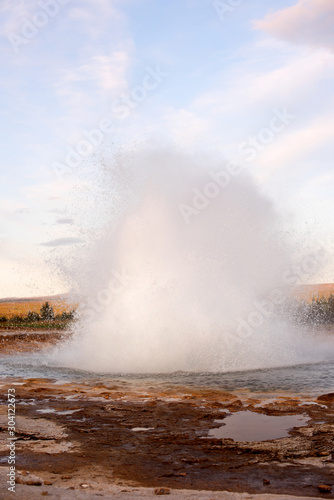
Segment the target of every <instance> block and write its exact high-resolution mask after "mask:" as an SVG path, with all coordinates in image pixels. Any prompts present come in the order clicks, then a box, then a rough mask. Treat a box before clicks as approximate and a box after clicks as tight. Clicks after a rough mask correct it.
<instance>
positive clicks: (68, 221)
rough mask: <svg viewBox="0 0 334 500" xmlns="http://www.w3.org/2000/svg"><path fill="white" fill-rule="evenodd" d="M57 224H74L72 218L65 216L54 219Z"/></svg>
mask: <svg viewBox="0 0 334 500" xmlns="http://www.w3.org/2000/svg"><path fill="white" fill-rule="evenodd" d="M56 223H57V224H74V220H73V219H70V218H66V217H62V218H61V219H57V220H56Z"/></svg>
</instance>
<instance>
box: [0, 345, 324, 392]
mask: <svg viewBox="0 0 334 500" xmlns="http://www.w3.org/2000/svg"><path fill="white" fill-rule="evenodd" d="M0 376H1V378H2V379H6V378H12V377H14V378H16V379H17V378H19V379H20V378H22V379H25V378H48V379H51V380H54V381H59V382H60V383H62V382H85V383H88V384H101V383H103V384H106V383H110V384H112V385H118V386H120V387H122V386H123V388H124V390H125V389H126V388H127V387H133V386H136V387H139V388H140V387H142V388H143V389H146V390H147V389H148V388H151V387H153V388H154V387H155V388H157V387H158V388H159V387H160V388H161V389H162V390H164V389H166V388H172V387H181V388H184V387H190V388H203V387H205V388H207V387H210V388H217V389H222V390H226V391H236V390H246V391H251V392H267V393H268V392H269V393H272V392H275V391H284V392H293V393H298V392H300V393H309V394H322V393H325V392H333V391H334V360H333V359H332V360H331V361H326V362H321V363H313V364H303V365H296V366H290V367H280V368H267V369H261V370H245V371H237V372H227V373H212V372H210V373H203V372H198V373H196V372H174V373H166V374H162V373H158V374H145V373H142V374H125V373H123V374H116V373H114V374H110V373H99V372H97V373H92V372H87V371H85V370H75V369H71V368H64V367H63V366H61V365H60V364H57V363H55V362H54V361H51V360H50V357H49V356H47V355H42V354H40V353H38V354H29V355H17V356H4V357H2V359H1V364H0Z"/></svg>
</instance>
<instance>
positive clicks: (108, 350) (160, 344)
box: [52, 150, 314, 373]
mask: <svg viewBox="0 0 334 500" xmlns="http://www.w3.org/2000/svg"><path fill="white" fill-rule="evenodd" d="M106 175H108V176H109V179H110V180H111V182H110V194H109V199H110V203H111V208H112V210H111V217H110V224H109V227H108V229H107V230H105V231H104V235H103V236H102V237H101V240H100V241H99V242H93V243H92V247H93V250H91V252H90V253H89V256H88V257H87V258H86V260H85V261H84V263H83V262H82V261H81V262H80V266H81V267H80V272H78V273H77V275H78V276H79V275H80V277H77V289H78V290H79V291H80V294H81V301H80V303H81V307H80V309H79V320H78V322H77V323H76V324H75V327H74V328H75V332H74V336H73V337H72V339H71V340H70V341H68V342H67V343H66V344H64V345H62V346H60V347H59V348H57V350H56V351H55V352H54V353H53V355H52V356H53V359H56V360H57V362H59V363H61V364H62V365H66V366H71V367H74V368H81V369H86V370H92V371H98V372H102V371H103V372H111V373H120V372H123V373H124V372H126V373H134V372H137V373H138V372H145V373H148V372H168V371H177V370H184V371H216V372H217V371H227V370H239V369H240V370H241V369H251V368H261V367H266V366H279V365H284V364H293V363H296V362H304V361H308V360H309V358H310V357H311V356H314V352H313V353H312V354H311V349H307V348H306V347H305V345H304V347H303V348H301V346H302V340H298V339H299V334H298V332H297V331H296V332H294V333H293V335H292V333H291V329H292V326H291V325H289V324H288V323H287V322H284V321H283V320H282V319H280V320H279V319H277V318H275V316H274V314H273V309H274V307H275V306H276V305H277V304H278V303H281V302H282V301H284V280H283V278H282V277H283V275H284V273H285V272H286V271H287V270H288V269H289V266H290V255H291V249H289V248H288V246H287V244H285V243H284V239H283V236H282V232H281V228H280V221H279V218H278V215H277V214H276V212H275V209H274V207H273V205H272V203H271V202H270V200H269V199H267V198H266V197H265V196H264V195H263V194H261V193H260V190H259V189H258V187H257V186H256V184H255V183H254V181H253V180H252V179H251V178H250V177H249V176H248V175H246V174H245V173H242V172H239V170H238V167H237V166H235V165H228V164H226V165H224V164H218V162H215V161H213V160H211V159H210V158H208V157H202V158H196V159H194V158H189V157H186V156H184V155H182V154H180V153H177V152H168V151H166V150H162V151H160V152H159V151H149V152H139V153H138V154H137V155H135V154H133V155H124V156H123V157H121V158H118V159H117V160H115V161H113V162H111V165H110V168H109V170H108V173H107V174H106Z"/></svg>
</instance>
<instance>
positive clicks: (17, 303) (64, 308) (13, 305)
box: [0, 295, 77, 318]
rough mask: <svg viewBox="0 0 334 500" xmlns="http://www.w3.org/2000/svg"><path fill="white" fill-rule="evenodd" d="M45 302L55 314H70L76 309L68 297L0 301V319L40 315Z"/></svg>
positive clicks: (56, 296)
mask: <svg viewBox="0 0 334 500" xmlns="http://www.w3.org/2000/svg"><path fill="white" fill-rule="evenodd" d="M44 302H49V303H50V304H51V306H52V307H53V309H54V312H55V314H61V313H62V312H70V311H72V310H73V309H75V308H76V306H77V304H73V303H71V302H69V301H68V300H67V296H66V295H54V296H52V297H46V296H45V297H33V298H22V299H21V298H11V299H0V317H1V316H6V317H8V318H11V317H13V316H16V315H18V316H25V315H27V314H28V312H29V311H31V312H37V313H39V311H40V309H41V307H42V305H43V304H44Z"/></svg>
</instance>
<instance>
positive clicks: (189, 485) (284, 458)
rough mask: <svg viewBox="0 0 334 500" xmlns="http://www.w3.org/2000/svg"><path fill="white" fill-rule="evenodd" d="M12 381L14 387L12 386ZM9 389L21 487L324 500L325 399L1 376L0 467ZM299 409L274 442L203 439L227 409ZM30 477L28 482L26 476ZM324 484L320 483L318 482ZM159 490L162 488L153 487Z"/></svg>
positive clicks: (332, 429) (327, 493)
mask: <svg viewBox="0 0 334 500" xmlns="http://www.w3.org/2000/svg"><path fill="white" fill-rule="evenodd" d="M15 383H19V384H21V385H13V384H15ZM8 387H15V389H16V438H17V440H16V454H17V457H18V462H17V463H18V464H19V465H17V468H18V469H19V470H20V471H23V472H27V471H28V472H27V474H26V475H24V473H22V474H20V475H19V476H18V477H19V481H18V488H19V486H20V484H25V485H29V484H31V485H32V484H35V485H36V484H37V483H36V481H37V482H39V481H40V484H41V485H47V484H50V483H52V485H54V486H59V485H62V486H64V484H66V487H67V488H72V489H78V490H82V489H85V488H87V489H88V488H93V487H94V488H95V489H96V488H97V489H100V490H102V491H103V489H104V488H105V485H106V484H111V483H112V484H121V485H125V486H126V485H131V486H132V487H135V486H146V487H151V488H158V489H159V488H160V489H161V491H163V489H165V490H166V491H167V490H168V489H194V490H203V489H205V490H212V491H224V490H225V491H226V490H227V491H233V492H248V493H249V494H252V493H253V494H255V493H271V494H274V493H276V494H277V493H280V494H294V495H297V496H302V497H307V496H312V497H324V498H333V492H332V485H333V483H334V461H333V454H332V452H333V448H334V447H333V444H334V418H333V417H334V400H333V398H332V395H331V394H328V395H322V396H320V397H318V398H317V397H314V398H312V397H307V396H301V395H299V396H282V395H274V396H273V395H263V394H261V395H260V394H259V395H256V394H254V393H252V394H251V395H250V394H247V393H244V394H239V393H238V394H231V393H227V392H224V391H219V390H214V391H213V390H209V389H208V390H197V391H196V390H194V389H189V388H187V387H178V388H170V389H168V390H167V389H165V390H162V388H160V389H159V388H157V387H156V388H154V387H151V388H150V389H149V390H144V389H143V388H135V387H133V388H132V389H131V388H127V390H126V391H124V387H122V385H121V384H120V385H119V386H118V385H117V384H116V385H115V384H110V385H108V384H99V385H95V386H94V385H93V384H92V383H88V382H87V383H66V384H59V383H55V382H54V381H51V380H46V379H28V380H7V381H6V384H5V385H3V387H2V391H1V397H0V400H1V407H0V408H1V410H0V426H1V441H0V452H1V457H2V458H1V462H2V465H3V466H5V465H6V461H7V456H8V451H7V448H6V439H7V421H6V418H7V400H6V395H7V388H8ZM245 410H248V411H252V412H257V413H261V414H265V415H274V416H281V415H304V416H308V417H309V420H308V423H307V425H305V426H303V427H299V428H294V429H292V430H291V431H290V432H289V436H288V437H285V438H282V439H275V440H271V441H261V442H238V441H234V440H232V439H228V438H226V439H215V438H211V437H208V433H209V430H210V429H213V428H215V427H218V426H220V425H222V424H221V423H217V422H215V421H216V420H219V421H220V422H221V421H222V420H224V419H225V418H226V416H227V415H228V414H230V413H233V412H237V411H238V412H240V411H245ZM29 481H32V482H29ZM319 485H320V486H321V485H322V486H327V487H328V488H329V489H326V488H320V487H319ZM161 494H162V493H161Z"/></svg>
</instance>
